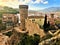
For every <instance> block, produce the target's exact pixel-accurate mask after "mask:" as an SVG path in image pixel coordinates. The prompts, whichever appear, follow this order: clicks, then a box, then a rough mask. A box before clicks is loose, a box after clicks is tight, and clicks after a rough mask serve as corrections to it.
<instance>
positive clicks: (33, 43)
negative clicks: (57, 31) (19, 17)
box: [18, 34, 40, 45]
mask: <svg viewBox="0 0 60 45" xmlns="http://www.w3.org/2000/svg"><path fill="white" fill-rule="evenodd" d="M39 42H40V36H39V35H37V34H34V36H29V35H28V34H24V35H23V36H22V38H21V40H20V42H19V43H18V45H38V44H39Z"/></svg>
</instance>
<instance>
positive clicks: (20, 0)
mask: <svg viewBox="0 0 60 45" xmlns="http://www.w3.org/2000/svg"><path fill="white" fill-rule="evenodd" d="M19 5H28V6H29V10H42V9H45V8H48V7H60V0H0V6H9V7H13V8H19Z"/></svg>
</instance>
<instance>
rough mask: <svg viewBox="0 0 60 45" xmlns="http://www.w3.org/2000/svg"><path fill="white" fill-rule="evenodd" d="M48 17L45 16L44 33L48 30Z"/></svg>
mask: <svg viewBox="0 0 60 45" xmlns="http://www.w3.org/2000/svg"><path fill="white" fill-rule="evenodd" d="M47 25H48V24H47V15H46V14H45V20H44V25H43V27H44V31H45V32H47V31H48V30H47Z"/></svg>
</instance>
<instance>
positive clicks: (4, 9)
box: [0, 6, 18, 14]
mask: <svg viewBox="0 0 60 45" xmlns="http://www.w3.org/2000/svg"><path fill="white" fill-rule="evenodd" d="M0 13H14V14H15V13H18V10H17V9H13V8H11V7H7V6H4V7H1V6H0Z"/></svg>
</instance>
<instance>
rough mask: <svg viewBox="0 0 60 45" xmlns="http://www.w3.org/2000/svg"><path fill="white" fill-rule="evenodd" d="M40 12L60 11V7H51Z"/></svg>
mask: <svg viewBox="0 0 60 45" xmlns="http://www.w3.org/2000/svg"><path fill="white" fill-rule="evenodd" d="M40 12H60V7H49V8H46V9H43V10H40Z"/></svg>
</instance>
